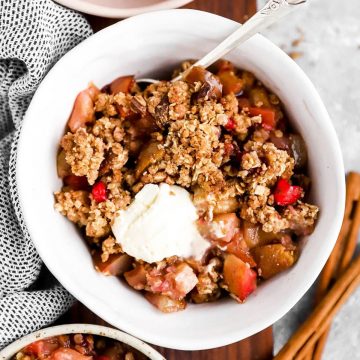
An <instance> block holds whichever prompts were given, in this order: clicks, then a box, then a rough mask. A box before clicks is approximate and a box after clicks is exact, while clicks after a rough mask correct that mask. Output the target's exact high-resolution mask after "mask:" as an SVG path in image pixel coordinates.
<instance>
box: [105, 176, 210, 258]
mask: <svg viewBox="0 0 360 360" xmlns="http://www.w3.org/2000/svg"><path fill="white" fill-rule="evenodd" d="M197 219H198V215H197V211H196V208H195V206H194V204H193V203H192V201H191V197H190V194H189V193H188V192H187V191H186V190H185V189H183V188H181V187H180V186H176V185H168V184H165V183H162V184H160V185H154V184H147V185H145V186H144V187H143V189H142V190H141V191H140V192H139V193H138V194H137V195H136V196H135V199H134V201H133V202H132V203H131V204H130V206H129V207H128V208H127V209H126V210H121V211H119V212H118V214H117V216H116V218H115V219H114V223H113V225H112V231H113V233H114V235H115V238H116V241H117V242H118V243H119V244H120V245H121V247H122V249H123V250H124V251H125V252H126V253H127V254H129V255H131V256H133V257H134V258H136V259H141V260H144V261H146V262H148V263H152V262H157V261H161V260H163V259H164V258H167V257H170V256H174V255H176V256H179V257H184V258H190V257H193V258H195V259H200V258H201V257H202V256H203V255H204V253H205V251H206V250H207V249H208V247H209V246H210V243H209V242H208V241H207V240H205V239H204V238H203V237H202V236H201V235H200V233H199V231H198V229H197V226H196V220H197Z"/></svg>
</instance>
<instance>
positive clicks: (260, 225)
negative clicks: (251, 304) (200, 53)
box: [55, 60, 319, 312]
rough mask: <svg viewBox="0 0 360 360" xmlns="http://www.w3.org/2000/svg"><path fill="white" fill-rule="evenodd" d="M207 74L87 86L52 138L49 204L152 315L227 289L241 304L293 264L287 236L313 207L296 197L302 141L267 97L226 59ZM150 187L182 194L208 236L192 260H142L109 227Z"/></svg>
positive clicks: (294, 249)
mask: <svg viewBox="0 0 360 360" xmlns="http://www.w3.org/2000/svg"><path fill="white" fill-rule="evenodd" d="M190 64H191V62H184V63H183V64H182V65H181V70H184V69H187V68H188V67H189V66H190ZM211 71H212V72H210V71H207V70H204V69H202V68H194V69H193V70H192V71H191V72H190V73H189V74H188V75H187V76H186V78H185V79H183V80H181V81H174V82H171V81H161V82H159V83H156V84H151V85H149V86H147V87H146V88H145V89H143V90H141V89H140V88H139V87H138V86H137V85H136V83H135V81H134V78H133V77H131V76H125V77H120V78H118V79H116V80H114V82H112V83H111V84H109V85H107V86H105V87H104V88H103V89H102V90H98V89H97V88H96V87H95V86H94V85H93V84H91V85H90V86H89V88H88V89H86V90H84V91H82V92H81V93H80V94H79V96H78V97H77V99H76V101H75V104H74V109H73V112H72V114H71V116H70V119H69V122H68V129H67V132H66V134H65V135H64V137H63V138H62V140H61V143H60V150H59V155H58V160H57V164H58V174H59V176H60V177H61V178H62V179H63V181H64V187H63V188H62V189H61V190H60V191H59V192H56V193H55V200H56V205H55V207H56V208H57V209H58V210H59V211H60V212H61V213H62V214H63V215H65V216H67V217H68V219H69V220H70V221H72V222H74V223H75V224H76V225H77V226H78V227H79V228H80V229H82V231H83V234H84V235H85V237H86V238H87V240H88V243H89V244H90V247H91V252H92V254H93V257H94V262H95V266H96V268H97V269H99V271H102V272H104V273H106V274H111V275H116V276H124V278H125V280H126V281H127V282H128V284H129V285H130V286H131V287H133V288H134V289H136V290H139V291H143V292H144V294H145V296H146V298H147V299H148V300H149V301H150V302H151V303H152V304H154V305H155V306H157V307H158V308H159V309H160V310H162V311H164V312H172V311H177V310H182V309H184V308H185V306H186V302H187V301H190V302H194V303H202V302H207V301H214V300H216V299H218V298H219V297H221V296H223V295H225V294H227V293H230V295H231V296H232V297H233V298H235V299H236V300H238V301H240V302H241V301H244V300H245V299H246V298H247V296H248V295H249V294H250V293H251V292H252V291H254V290H255V288H256V286H257V283H258V282H260V281H262V280H263V279H267V278H269V277H272V276H274V275H276V274H277V273H279V272H280V271H283V270H285V269H287V268H289V267H290V266H292V265H293V264H294V263H295V262H296V260H297V258H298V256H299V237H301V236H303V235H308V234H310V233H311V232H312V231H313V229H314V226H315V221H316V218H317V214H318V211H319V209H318V207H317V206H315V205H312V204H309V203H306V197H307V193H308V190H309V186H308V185H309V179H308V178H307V177H306V160H307V156H306V147H305V143H304V141H303V140H302V138H301V137H300V136H299V135H298V134H296V133H294V131H293V130H292V128H291V126H290V124H289V122H288V119H287V117H286V113H285V111H284V108H283V107H282V104H281V101H280V100H279V98H278V97H277V96H276V95H275V94H272V93H271V92H270V91H269V90H268V89H267V88H265V87H264V86H263V85H262V83H261V82H260V81H258V80H257V79H256V78H255V77H254V76H253V75H252V74H251V73H249V72H247V71H243V70H239V69H236V68H235V67H234V65H233V64H231V63H230V62H228V61H224V60H221V61H219V62H218V63H217V64H215V65H214V66H213V67H212V69H211ZM177 73H179V71H177V72H175V74H177ZM162 183H166V184H169V185H171V186H172V185H177V186H180V187H182V188H184V189H186V190H187V191H188V192H189V193H190V194H191V196H192V202H193V204H194V205H195V207H196V209H197V213H198V217H199V219H198V220H197V227H198V230H199V232H200V234H201V236H202V237H204V238H205V239H206V240H207V241H208V242H209V244H210V246H209V249H208V250H207V251H206V254H205V255H204V256H203V258H202V259H200V260H195V259H193V258H183V257H179V256H171V257H169V258H165V259H163V260H161V261H160V262H153V263H146V262H145V261H143V260H142V259H136V258H132V257H129V255H128V254H126V253H125V251H124V250H123V249H122V247H121V245H120V243H119V241H118V239H116V236H115V235H114V234H113V231H112V226H113V223H114V219H115V218H116V217H118V216H121V211H126V210H127V209H128V207H129V205H130V204H132V203H133V201H134V197H135V195H136V194H138V193H140V192H141V190H142V189H143V188H144V187H145V186H146V185H147V184H162ZM119 214H120V215H119ZM274 259H276V264H275V263H274ZM279 264H280V265H279Z"/></svg>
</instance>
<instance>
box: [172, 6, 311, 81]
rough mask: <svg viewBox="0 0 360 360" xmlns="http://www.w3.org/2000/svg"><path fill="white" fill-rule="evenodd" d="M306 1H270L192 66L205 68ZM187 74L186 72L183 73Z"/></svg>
mask: <svg viewBox="0 0 360 360" xmlns="http://www.w3.org/2000/svg"><path fill="white" fill-rule="evenodd" d="M306 1H307V0H270V1H269V2H268V3H267V4H266V5H265V6H264V7H263V8H262V9H261V10H259V11H258V12H257V13H256V14H255V15H254V16H252V17H251V18H250V19H249V20H248V21H246V22H245V23H244V24H243V25H241V26H240V27H239V28H238V29H237V30H236V31H235V32H233V33H232V34H231V35H230V36H228V37H227V38H226V39H225V40H224V41H222V42H221V43H220V44H219V45H218V46H216V48H214V49H213V50H212V51H210V52H209V53H208V54H206V55H205V56H204V57H203V58H202V59H200V60H198V61H197V62H196V63H195V64H194V65H193V66H202V67H204V68H207V67H208V66H210V65H211V64H213V63H214V62H215V61H216V60H219V59H220V58H222V57H223V56H224V55H226V54H227V53H228V52H229V51H231V50H233V49H234V48H236V47H237V46H238V45H240V44H241V43H243V42H244V41H246V40H248V39H249V38H250V37H252V36H253V35H255V34H256V33H258V32H259V31H260V30H261V29H263V28H265V27H267V26H269V25H271V24H273V23H274V22H276V21H277V20H279V19H280V18H282V17H283V16H285V15H287V14H289V13H290V12H291V11H293V10H294V9H295V8H297V7H298V6H299V5H300V4H305V3H306ZM187 72H188V71H186V72H185V73H187ZM184 75H185V74H184V73H183V74H181V76H179V77H177V78H176V79H173V80H179V79H180V78H181V77H182V76H184Z"/></svg>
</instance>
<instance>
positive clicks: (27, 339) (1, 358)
mask: <svg viewBox="0 0 360 360" xmlns="http://www.w3.org/2000/svg"><path fill="white" fill-rule="evenodd" d="M67 334H92V335H99V336H104V337H107V338H110V339H115V340H118V341H120V342H122V343H124V344H127V345H130V346H131V347H132V348H134V349H137V350H139V351H140V352H141V353H143V354H144V355H146V356H147V357H148V358H150V359H151V360H165V358H164V357H163V356H162V355H161V354H159V353H158V352H157V351H156V350H155V349H153V348H152V347H150V346H149V345H148V344H146V343H144V342H143V341H141V340H139V339H137V338H135V337H133V336H131V335H129V334H126V333H124V332H122V331H120V330H116V329H112V328H109V327H106V326H100V325H91V324H66V325H58V326H52V327H49V328H45V329H41V330H38V331H35V332H33V333H31V334H29V335H26V336H24V337H22V338H20V339H18V340H16V341H14V342H13V343H11V344H10V345H8V346H7V347H5V348H4V349H2V350H1V351H0V360H8V359H10V358H11V357H12V356H14V355H15V354H16V353H17V352H18V351H20V350H21V349H22V348H24V347H25V346H27V345H29V344H31V343H32V342H34V341H38V340H41V339H44V338H47V337H50V336H57V335H67Z"/></svg>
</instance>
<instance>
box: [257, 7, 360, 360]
mask: <svg viewBox="0 0 360 360" xmlns="http://www.w3.org/2000/svg"><path fill="white" fill-rule="evenodd" d="M265 2H266V1H262V0H259V3H258V5H259V6H260V5H261V4H263V3H265ZM308 3H309V4H308V5H307V6H306V7H304V9H300V10H298V11H296V12H294V13H292V14H291V15H289V16H288V17H287V18H286V19H282V20H281V21H280V22H279V23H277V24H276V25H274V26H272V27H271V28H270V29H267V30H265V31H263V34H264V35H265V36H266V37H268V38H269V39H270V40H272V41H273V42H274V43H276V44H277V45H279V46H280V47H281V48H283V49H284V50H285V51H286V52H287V53H293V54H294V55H297V56H298V58H297V59H295V61H296V62H297V63H298V64H299V65H300V66H301V67H302V68H303V70H304V71H305V72H306V73H307V75H308V76H309V77H310V79H311V80H312V81H313V83H314V84H315V87H316V88H317V90H318V91H319V93H320V95H321V97H322V99H323V101H324V103H325V105H326V107H327V109H328V111H329V114H330V117H331V119H332V122H333V124H334V127H335V129H336V132H337V134H338V137H339V141H340V144H341V149H342V153H343V158H344V163H345V169H346V171H350V170H355V171H360V3H359V0H308ZM314 256H316V254H314ZM294 286H296V284H294ZM313 291H314V289H313V288H312V289H310V290H309V292H308V293H307V294H306V295H305V296H304V297H303V299H302V300H301V301H300V302H299V303H298V304H297V305H296V306H295V307H294V308H293V309H292V310H291V311H290V312H289V313H288V314H287V315H286V316H285V317H284V318H282V319H281V320H280V321H278V322H277V323H276V324H275V330H274V331H275V350H276V351H277V350H278V349H280V348H281V346H282V345H283V344H284V343H285V342H286V340H287V339H288V338H289V336H290V335H291V334H292V332H293V331H294V330H295V329H296V327H297V326H298V325H299V324H300V323H301V322H302V321H303V320H304V319H305V317H306V316H307V314H308V313H309V311H310V310H311V306H312V292H313ZM359 324H360V289H359V290H358V291H357V292H356V293H355V294H354V295H353V296H352V297H351V299H350V300H349V301H348V303H347V304H346V305H345V306H344V308H343V309H342V311H341V312H340V313H339V314H338V316H337V317H336V319H335V321H334V323H333V326H332V330H331V334H330V337H329V341H328V343H327V346H326V349H325V353H324V356H323V359H324V360H348V359H360V351H359V350H358V348H359V347H360V325H359Z"/></svg>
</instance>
